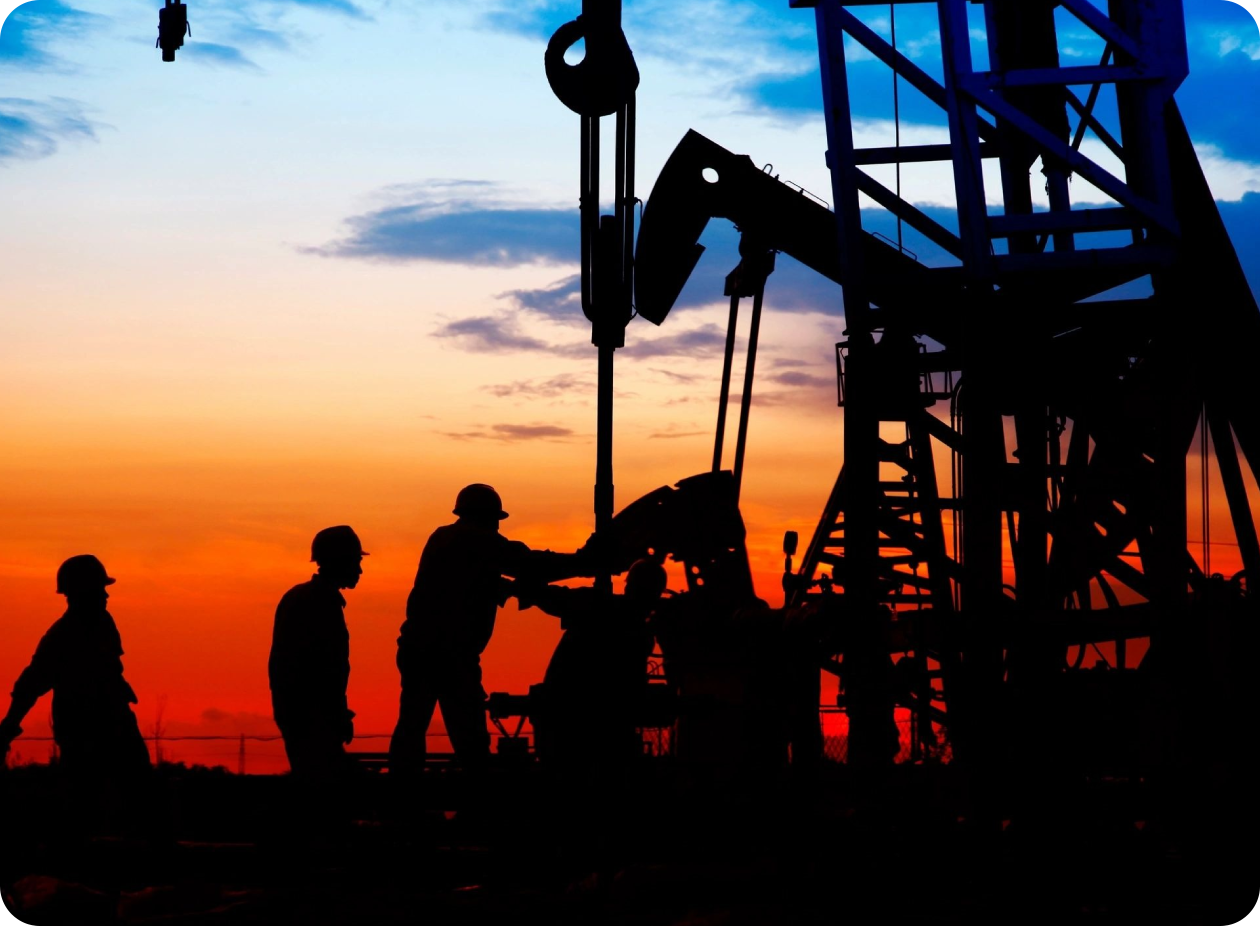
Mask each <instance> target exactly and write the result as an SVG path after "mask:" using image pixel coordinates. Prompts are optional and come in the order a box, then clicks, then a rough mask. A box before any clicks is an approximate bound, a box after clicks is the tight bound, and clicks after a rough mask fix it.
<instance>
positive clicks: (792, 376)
mask: <svg viewBox="0 0 1260 926" xmlns="http://www.w3.org/2000/svg"><path fill="white" fill-rule="evenodd" d="M766 379H767V380H769V381H770V382H772V383H778V384H779V385H780V386H812V387H815V388H822V387H826V388H828V389H834V388H835V385H836V381H835V380H834V379H833V378H831V377H828V376H815V375H814V374H813V373H802V372H800V371H799V370H787V371H785V372H783V373H771V374H770V375H768V376H767V377H766Z"/></svg>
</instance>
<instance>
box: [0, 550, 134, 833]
mask: <svg viewBox="0 0 1260 926" xmlns="http://www.w3.org/2000/svg"><path fill="white" fill-rule="evenodd" d="M113 584H114V579H112V578H110V576H109V575H108V574H106V572H105V567H104V566H103V565H102V564H101V561H100V560H99V559H97V558H96V557H95V556H87V555H84V556H72V557H70V559H68V560H66V561H65V562H64V563H62V564H61V568H60V569H58V570H57V592H58V593H59V594H62V595H65V596H66V613H65V614H63V615H62V616H61V617H60V618H59V619H58V620H57V621H56V623H54V624H53V625H52V627H50V628H49V629H48V632H47V633H46V634H44V637H43V639H42V640H40V641H39V646H38V647H36V649H35V656H34V657H33V658H32V659H31V664H30V665H29V666H27V667H26V669H25V670H24V671H23V672H22V674H21V675H20V676H18V680H17V683H16V684H15V685H14V686H13V701H12V703H11V705H10V706H9V712H8V714H6V715H5V717H4V719H3V720H2V721H0V759H2V758H3V756H4V754H5V753H6V752H8V749H9V745H10V743H12V741H13V740H14V739H15V738H16V737H17V736H18V735H19V734H21V732H22V727H21V723H22V720H23V718H24V717H25V716H26V715H27V713H28V712H29V711H30V709H31V708H32V707H34V705H35V702H36V701H37V700H38V699H39V698H40V697H41V696H42V695H44V694H45V693H46V692H48V691H51V692H52V693H53V701H52V720H53V737H54V739H55V740H56V743H57V748H58V749H59V750H60V751H61V759H60V762H59V764H58V771H59V777H60V784H61V786H62V789H63V800H62V801H61V802H60V803H59V806H58V815H59V820H58V822H59V823H60V824H61V825H62V828H63V832H62V833H59V834H57V835H61V836H69V837H79V836H84V835H90V834H91V833H92V832H93V831H94V830H98V829H100V828H101V827H102V826H103V827H105V828H106V829H121V830H122V831H123V832H128V831H130V832H133V833H134V832H137V831H139V832H141V833H143V834H145V835H152V830H151V826H152V824H153V822H154V821H153V820H152V819H151V816H150V815H149V811H148V809H147V805H148V804H149V802H150V799H151V795H150V794H149V793H147V792H149V791H151V785H152V774H151V773H152V768H151V766H150V765H149V751H148V748H147V747H146V746H145V744H144V740H143V738H142V737H141V736H140V728H139V726H137V724H136V715H135V714H134V713H133V712H132V710H131V705H132V704H135V703H136V695H135V692H134V691H132V690H131V686H130V685H129V684H127V680H126V679H125V678H123V665H122V655H123V648H122V639H121V637H119V635H118V628H117V626H115V624H114V619H113V617H111V616H110V613H109V611H107V610H106V609H105V603H106V602H107V601H108V600H109V592H107V591H106V590H105V589H106V587H107V586H110V585H113ZM119 816H122V817H123V819H119ZM146 830H147V831H148V832H146Z"/></svg>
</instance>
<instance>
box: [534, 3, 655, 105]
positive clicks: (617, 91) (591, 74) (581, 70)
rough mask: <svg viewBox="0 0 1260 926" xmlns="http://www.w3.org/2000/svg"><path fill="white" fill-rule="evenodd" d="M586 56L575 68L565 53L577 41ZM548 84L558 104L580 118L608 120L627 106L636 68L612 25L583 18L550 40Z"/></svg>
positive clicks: (617, 27) (615, 25)
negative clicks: (589, 21)
mask: <svg viewBox="0 0 1260 926" xmlns="http://www.w3.org/2000/svg"><path fill="white" fill-rule="evenodd" d="M581 40H585V42H586V56H585V57H584V58H583V59H582V60H581V61H579V62H578V63H577V64H569V63H567V62H566V61H565V60H564V53H565V52H566V51H568V50H569V49H570V48H572V47H573V46H574V45H575V44H577V43H578V42H579V41H581ZM543 63H544V64H545V65H546V68H547V83H549V84H551V91H552V92H553V93H554V94H555V95H556V96H557V97H558V98H559V100H560V102H561V103H563V104H564V105H565V106H567V107H569V109H571V110H573V111H574V112H575V113H577V114H578V115H580V116H608V115H611V114H612V113H615V112H616V111H617V110H618V109H620V108H621V107H622V106H624V105H626V104H627V103H629V102H630V100H631V98H633V96H634V91H635V90H636V89H637V88H638V86H639V68H638V67H637V66H636V65H635V63H634V54H633V53H632V52H631V51H630V45H629V43H628V42H626V35H625V33H624V32H622V31H621V26H620V25H619V24H618V23H615V22H608V23H599V24H594V23H592V24H590V25H589V26H588V23H586V22H584V21H583V17H582V16H578V18H577V19H575V20H573V21H572V22H567V23H565V24H564V25H563V26H561V27H560V28H559V29H557V30H556V32H555V34H554V35H553V36H552V37H551V41H550V42H548V43H547V51H546V54H545V55H544V56H543Z"/></svg>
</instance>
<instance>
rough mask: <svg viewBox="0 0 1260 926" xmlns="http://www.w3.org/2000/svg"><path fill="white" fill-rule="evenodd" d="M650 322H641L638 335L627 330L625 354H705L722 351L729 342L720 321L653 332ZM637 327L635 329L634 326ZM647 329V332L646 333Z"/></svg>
mask: <svg viewBox="0 0 1260 926" xmlns="http://www.w3.org/2000/svg"><path fill="white" fill-rule="evenodd" d="M647 329H648V326H640V327H639V328H638V331H637V332H636V334H637V337H636V336H635V335H632V334H631V333H630V332H627V333H626V346H625V347H623V348H622V349H621V350H620V351H618V353H619V354H621V355H622V356H624V357H634V358H636V359H643V358H646V357H703V356H706V355H708V354H712V353H715V352H719V351H721V350H722V349H723V348H724V347H725V346H726V332H725V331H723V330H722V329H721V328H719V327H718V326H717V325H713V324H708V325H701V326H700V327H699V328H693V329H692V330H690V331H681V332H679V333H678V334H667V335H659V336H656V337H652V336H651V334H652V333H651V332H650V330H647ZM632 330H633V329H632ZM645 331H646V333H645Z"/></svg>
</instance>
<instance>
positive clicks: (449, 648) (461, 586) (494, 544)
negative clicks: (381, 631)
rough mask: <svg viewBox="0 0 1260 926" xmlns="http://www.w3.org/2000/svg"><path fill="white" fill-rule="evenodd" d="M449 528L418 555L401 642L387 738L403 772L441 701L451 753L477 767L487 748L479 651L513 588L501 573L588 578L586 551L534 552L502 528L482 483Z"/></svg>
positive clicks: (418, 762) (418, 755) (413, 764)
mask: <svg viewBox="0 0 1260 926" xmlns="http://www.w3.org/2000/svg"><path fill="white" fill-rule="evenodd" d="M454 514H456V515H457V516H458V518H459V519H458V520H457V521H456V522H455V523H454V524H447V525H445V526H443V527H439V528H438V529H437V530H435V531H434V532H433V534H432V535H431V536H430V537H429V540H428V542H427V543H426V544H425V546H424V552H423V553H422V554H421V556H420V566H419V568H418V569H417V571H416V581H415V585H414V586H413V588H412V589H411V594H410V595H409V596H408V598H407V619H406V620H405V621H404V622H403V625H402V631H401V635H400V636H399V638H398V670H399V672H400V673H401V675H402V697H401V699H400V703H399V710H398V726H397V727H396V729H395V730H394V736H393V739H392V740H391V742H390V747H389V753H390V769H391V771H393V772H395V773H401V774H404V775H405V774H408V773H410V772H413V771H415V770H417V769H419V768H420V767H422V766H423V764H424V756H425V736H426V734H427V732H428V729H429V722H430V721H431V720H432V719H433V710H434V708H435V707H436V706H437V705H439V704H440V705H441V707H442V718H443V720H444V721H445V723H446V732H447V735H448V736H449V737H450V740H451V745H452V747H453V748H454V750H455V754H456V756H457V758H458V759H459V760H460V761H461V762H462V763H463V764H465V765H469V766H477V765H480V764H481V763H482V762H483V761H484V760H485V758H486V757H487V756H488V755H489V753H490V735H489V733H488V732H487V731H486V713H485V712H486V707H485V701H486V693H485V690H484V689H483V688H482V687H481V653H482V651H483V650H484V649H485V648H486V644H488V643H489V642H490V636H491V634H492V633H493V632H494V620H495V614H496V611H497V610H498V608H499V606H500V605H502V604H503V603H504V602H505V601H506V600H507V596H508V594H509V592H510V587H509V586H508V584H507V583H506V582H505V581H504V580H503V578H502V577H503V576H504V575H509V576H513V577H517V578H519V577H523V576H527V577H529V578H531V579H532V580H533V581H536V582H549V581H553V580H555V579H562V578H568V577H571V576H589V575H593V574H594V569H595V562H594V556H593V554H592V552H591V551H590V549H589V546H590V545H589V544H588V547H586V548H584V549H583V550H582V551H579V552H578V553H575V554H566V553H552V552H551V551H550V550H531V549H530V548H529V547H528V546H526V545H525V544H523V543H521V542H519V541H513V540H509V539H508V538H506V537H504V536H503V535H502V534H500V533H499V522H500V521H502V520H503V519H504V518H506V517H507V516H508V514H507V512H506V511H504V510H503V503H502V500H501V499H500V498H499V493H498V492H496V491H495V490H494V489H493V488H491V487H490V486H488V485H483V484H480V483H477V484H474V485H470V486H466V487H465V488H463V489H461V490H460V492H459V495H458V496H457V497H456V499H455V509H454Z"/></svg>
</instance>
